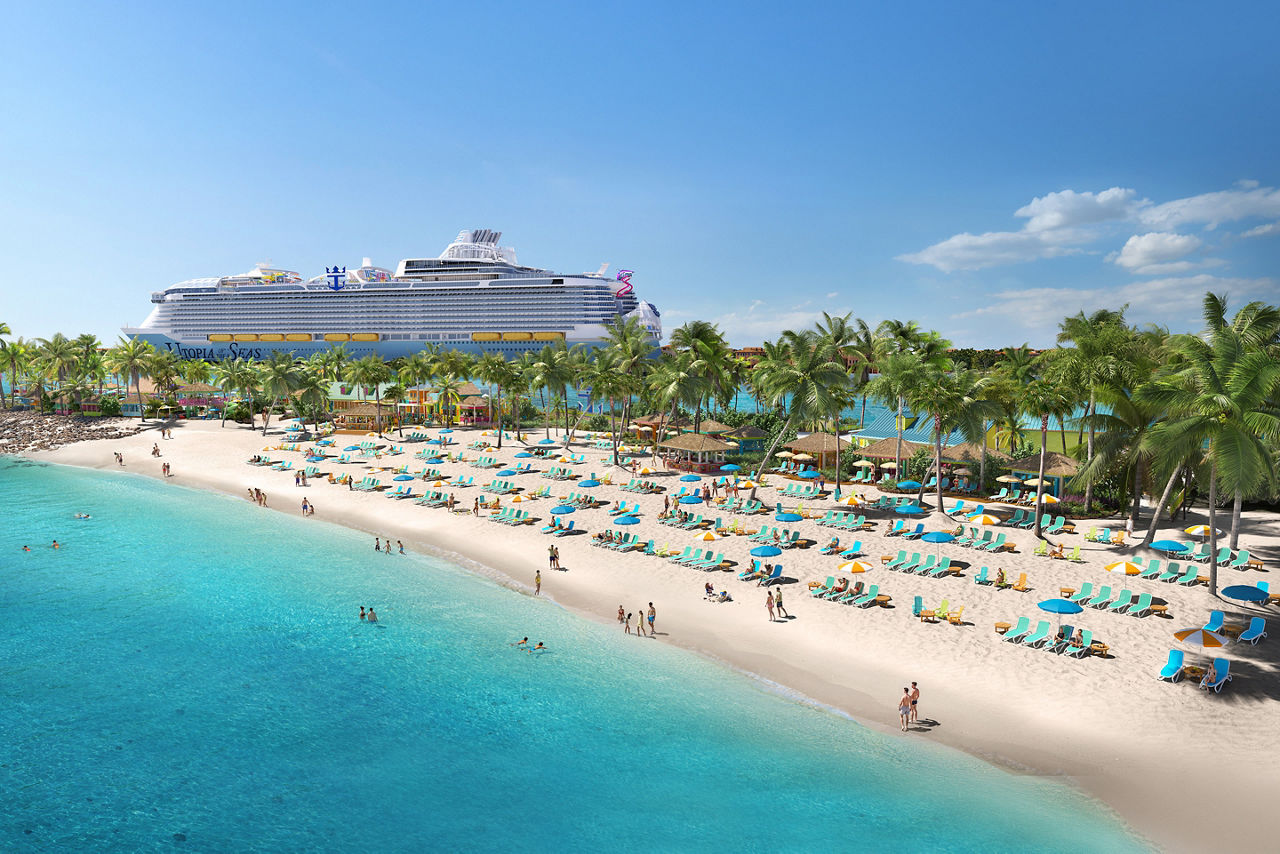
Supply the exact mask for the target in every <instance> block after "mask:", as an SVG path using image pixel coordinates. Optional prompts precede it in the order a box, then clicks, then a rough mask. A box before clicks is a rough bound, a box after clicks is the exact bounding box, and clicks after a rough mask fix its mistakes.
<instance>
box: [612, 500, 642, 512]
mask: <svg viewBox="0 0 1280 854" xmlns="http://www.w3.org/2000/svg"><path fill="white" fill-rule="evenodd" d="M609 515H610V516H638V515H640V503H639V502H638V501H633V502H631V506H630V507H628V506H627V502H625V501H619V502H618V504H617V506H616V507H610V508H609Z"/></svg>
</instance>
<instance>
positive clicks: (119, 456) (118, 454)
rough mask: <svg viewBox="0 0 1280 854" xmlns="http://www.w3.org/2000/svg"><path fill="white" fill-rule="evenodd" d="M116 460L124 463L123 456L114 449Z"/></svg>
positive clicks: (121, 463)
mask: <svg viewBox="0 0 1280 854" xmlns="http://www.w3.org/2000/svg"><path fill="white" fill-rule="evenodd" d="M116 462H117V463H119V464H120V465H124V456H123V455H122V454H121V453H120V452H119V451H116Z"/></svg>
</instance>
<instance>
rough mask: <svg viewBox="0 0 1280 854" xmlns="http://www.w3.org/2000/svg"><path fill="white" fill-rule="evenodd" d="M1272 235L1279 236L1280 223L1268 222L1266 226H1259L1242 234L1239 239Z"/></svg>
mask: <svg viewBox="0 0 1280 854" xmlns="http://www.w3.org/2000/svg"><path fill="white" fill-rule="evenodd" d="M1273 234H1280V222H1269V223H1267V224H1266V225H1259V226H1256V227H1254V228H1251V229H1249V230H1248V231H1246V232H1244V233H1242V234H1241V235H1240V236H1241V237H1270V236H1271V235H1273Z"/></svg>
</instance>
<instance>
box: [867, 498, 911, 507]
mask: <svg viewBox="0 0 1280 854" xmlns="http://www.w3.org/2000/svg"><path fill="white" fill-rule="evenodd" d="M915 503H916V500H915V499H914V498H912V497H911V496H909V495H908V496H901V497H899V498H894V497H892V496H889V495H882V496H880V497H879V498H877V499H876V500H875V501H872V502H871V503H870V504H868V505H867V507H868V508H870V509H872V510H897V509H898V508H899V507H906V506H908V505H910V504H915Z"/></svg>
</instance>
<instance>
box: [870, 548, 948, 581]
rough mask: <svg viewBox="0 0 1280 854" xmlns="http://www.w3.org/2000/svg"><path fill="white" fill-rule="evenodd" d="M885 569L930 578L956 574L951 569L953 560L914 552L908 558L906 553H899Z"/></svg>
mask: <svg viewBox="0 0 1280 854" xmlns="http://www.w3.org/2000/svg"><path fill="white" fill-rule="evenodd" d="M884 568H885V569H888V570H890V571H893V572H905V573H907V574H908V575H924V576H928V577H929V578H942V577H943V576H945V575H950V574H951V573H953V572H955V570H954V569H952V568H951V558H949V557H946V556H942V557H939V556H938V555H936V554H932V555H926V556H924V557H921V556H920V552H914V553H913V554H912V555H911V557H907V553H906V552H905V551H899V552H898V556H897V557H895V558H894V559H893V560H891V561H889V562H888V563H886V564H885V565H884Z"/></svg>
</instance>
